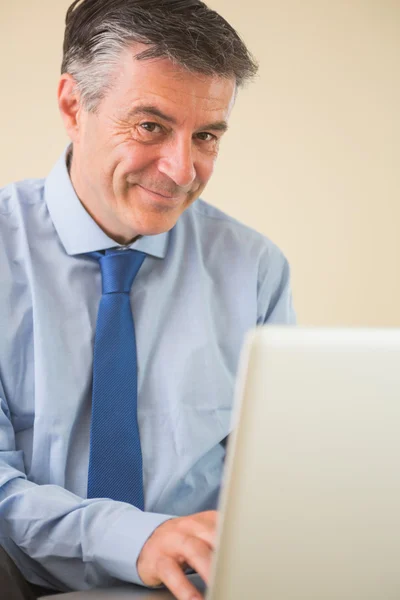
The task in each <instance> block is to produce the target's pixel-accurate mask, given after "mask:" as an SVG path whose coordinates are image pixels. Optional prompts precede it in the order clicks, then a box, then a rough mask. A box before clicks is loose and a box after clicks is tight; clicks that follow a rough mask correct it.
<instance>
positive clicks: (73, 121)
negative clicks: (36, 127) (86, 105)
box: [57, 73, 82, 142]
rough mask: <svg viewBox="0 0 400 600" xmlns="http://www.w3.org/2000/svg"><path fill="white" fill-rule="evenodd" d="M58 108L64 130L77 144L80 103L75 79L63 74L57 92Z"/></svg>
mask: <svg viewBox="0 0 400 600" xmlns="http://www.w3.org/2000/svg"><path fill="white" fill-rule="evenodd" d="M57 98H58V108H59V110H60V114H61V117H62V120H63V121H64V127H65V130H66V132H67V134H68V136H69V138H70V139H71V141H72V142H77V141H78V138H79V133H80V115H81V110H82V106H81V102H80V95H79V92H78V89H77V85H76V82H75V79H74V78H73V77H72V76H71V75H69V73H63V75H62V76H61V79H60V81H59V84H58V90H57Z"/></svg>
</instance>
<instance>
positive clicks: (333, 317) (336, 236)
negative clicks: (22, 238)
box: [0, 0, 400, 326]
mask: <svg viewBox="0 0 400 600" xmlns="http://www.w3.org/2000/svg"><path fill="white" fill-rule="evenodd" d="M69 4H70V1H69V0H41V1H40V2H32V0H18V1H17V2H9V1H8V0H0V74H1V80H0V81H1V87H0V91H1V93H0V135H1V145H0V148H1V149H0V186H1V185H4V184H6V183H9V182H11V181H13V180H17V179H22V178H27V177H38V176H39V177H42V176H46V174H47V173H48V172H49V170H50V169H51V167H52V165H53V164H54V162H55V161H56V159H57V158H58V156H59V154H60V153H61V151H62V150H63V148H64V146H65V145H66V143H67V138H66V137H65V134H64V132H63V129H62V123H61V120H60V118H59V115H58V109H57V105H56V88H57V81H58V76H59V68H60V63H61V48H62V38H63V29H64V16H65V12H66V9H67V7H68V6H69ZM209 5H210V6H211V7H212V8H215V9H216V10H218V11H219V12H220V13H221V14H222V15H223V16H224V17H225V18H226V19H227V20H229V21H230V22H231V23H232V25H233V26H234V27H235V28H236V29H237V30H238V31H239V33H240V34H241V35H242V37H243V38H244V40H245V41H246V43H247V44H248V46H249V48H250V49H251V51H252V52H253V54H254V55H255V56H256V58H257V59H258V61H259V63H260V72H259V76H258V78H257V80H256V81H255V82H254V83H253V84H251V85H249V86H248V87H247V88H246V89H245V90H243V91H242V92H241V93H240V95H239V97H238V100H237V105H236V107H235V109H234V111H233V114H232V117H231V123H230V130H229V132H228V134H227V136H226V137H225V139H224V142H223V144H222V147H221V154H220V158H219V161H218V163H217V168H216V171H215V174H214V176H213V179H212V180H211V182H210V184H209V186H208V188H207V189H206V191H205V193H204V194H203V197H204V199H206V200H207V201H209V202H211V203H213V204H215V205H216V206H218V207H219V208H221V209H222V210H225V211H226V212H228V213H229V214H231V215H232V216H234V217H236V218H237V219H239V220H241V221H243V222H245V223H246V224H248V225H250V226H252V227H254V228H256V229H258V230H259V231H261V232H262V233H264V234H266V235H268V236H269V237H270V238H271V239H272V240H273V241H275V242H276V243H277V244H278V245H279V246H280V247H281V248H282V250H283V251H284V252H285V254H286V256H287V257H288V259H289V261H290V263H291V266H292V282H293V292H294V299H295V306H296V309H297V313H298V319H299V322H300V323H301V324H307V325H362V326H400V269H399V257H400V236H399V233H398V231H399V225H400V203H399V167H400V115H399V112H400V2H399V1H398V0H335V2H332V1H329V0H319V1H317V0H310V1H307V0H298V1H296V0H279V1H278V0H276V1H275V2H272V1H270V0H247V1H246V2H244V1H242V0H237V1H235V2H234V1H232V0H212V1H210V2H209Z"/></svg>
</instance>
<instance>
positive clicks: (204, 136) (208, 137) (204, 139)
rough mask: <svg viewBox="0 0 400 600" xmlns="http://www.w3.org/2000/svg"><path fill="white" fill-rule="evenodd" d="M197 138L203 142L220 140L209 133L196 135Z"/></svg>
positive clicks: (203, 132)
mask: <svg viewBox="0 0 400 600" xmlns="http://www.w3.org/2000/svg"><path fill="white" fill-rule="evenodd" d="M196 137H197V138H198V139H199V140H201V141H202V142H212V141H217V140H218V138H217V136H216V135H213V134H212V133H208V132H207V131H202V132H201V133H198V134H197V135H196Z"/></svg>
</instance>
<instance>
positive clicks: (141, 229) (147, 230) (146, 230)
mask: <svg viewBox="0 0 400 600" xmlns="http://www.w3.org/2000/svg"><path fill="white" fill-rule="evenodd" d="M179 216H180V215H178V217H176V218H171V217H172V215H170V216H169V218H166V216H165V215H160V216H159V217H158V218H154V216H151V217H148V218H143V219H140V221H139V223H138V222H137V220H136V219H135V220H133V219H132V229H133V230H134V231H136V232H137V235H159V234H160V233H165V232H166V231H170V230H171V229H172V228H173V227H174V225H175V224H176V222H177V220H178V218H179Z"/></svg>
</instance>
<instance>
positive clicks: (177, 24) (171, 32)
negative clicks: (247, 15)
mask: <svg viewBox="0 0 400 600" xmlns="http://www.w3.org/2000/svg"><path fill="white" fill-rule="evenodd" d="M138 42H139V43H142V44H145V45H146V46H147V48H146V49H145V50H144V51H143V52H141V53H139V54H137V55H136V59H137V60H146V59H156V58H168V59H170V60H171V61H173V62H174V63H176V64H178V65H181V66H183V67H184V68H186V69H187V70H188V71H190V72H194V73H201V74H205V75H211V76H213V75H217V76H220V77H225V78H234V79H235V80H236V85H237V86H238V87H240V86H242V85H243V84H244V82H245V81H247V80H249V79H251V78H252V77H254V76H255V74H256V73H257V68H258V67H257V63H256V62H255V60H254V58H253V57H252V56H251V54H250V52H249V51H248V49H247V48H246V46H245V44H244V43H243V41H242V40H241V38H240V36H239V35H238V33H237V32H236V31H235V29H233V27H232V26H231V25H230V24H229V23H228V22H227V21H225V19H224V18H223V17H221V16H220V15H219V14H218V13H217V12H215V11H213V10H211V9H210V8H208V7H207V6H206V5H205V4H204V3H203V2H201V0H83V1H82V0H75V1H74V2H73V3H72V5H71V6H70V7H69V9H68V11H67V15H66V29H65V38H64V55H63V61H62V67H61V70H62V73H69V74H70V75H71V76H72V77H73V78H74V80H75V82H76V84H77V87H78V90H79V92H80V95H81V98H82V102H83V105H84V107H85V108H86V110H88V111H95V110H96V108H97V107H98V105H99V103H100V101H101V100H102V98H104V96H105V95H106V94H107V91H108V90H109V89H110V88H111V86H112V80H111V72H112V67H113V66H115V65H116V64H117V62H118V60H119V59H120V57H121V54H122V52H123V51H125V50H126V49H128V48H129V47H130V46H131V45H132V44H134V43H138Z"/></svg>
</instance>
